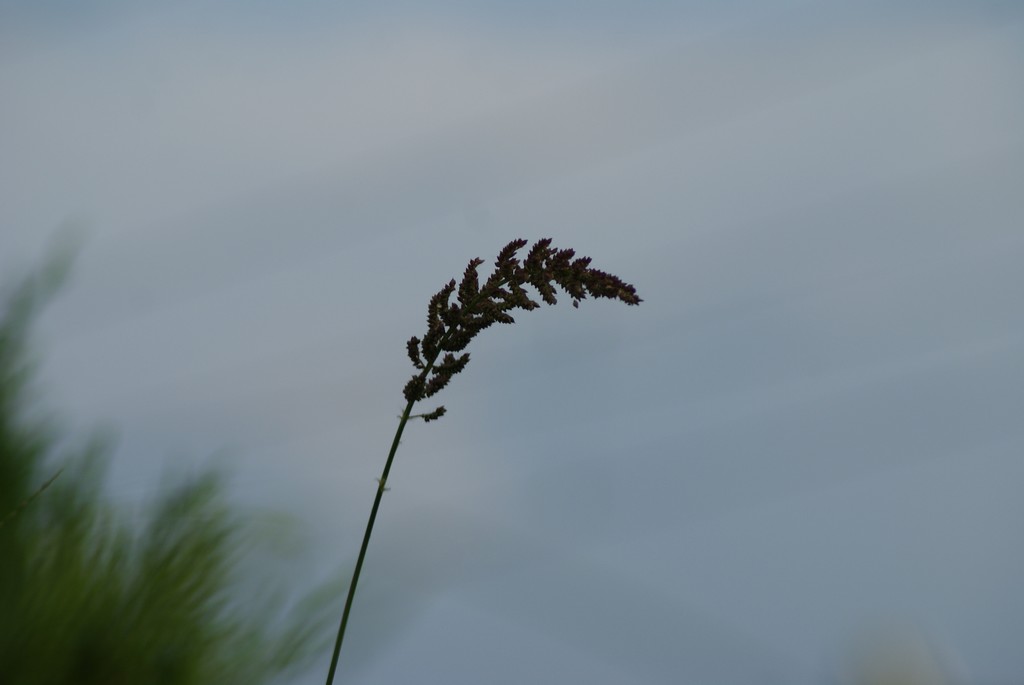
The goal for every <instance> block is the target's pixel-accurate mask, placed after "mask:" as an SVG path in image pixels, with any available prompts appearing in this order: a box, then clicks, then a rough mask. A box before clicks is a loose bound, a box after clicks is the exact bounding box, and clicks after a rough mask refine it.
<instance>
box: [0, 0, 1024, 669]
mask: <svg viewBox="0 0 1024 685" xmlns="http://www.w3.org/2000/svg"><path fill="white" fill-rule="evenodd" d="M1022 20H1024V13H1022V12H1021V11H1020V10H1019V8H1018V7H1017V6H1016V5H1015V3H1012V2H1005V3H1000V2H985V1H979V2H948V1H937V2H931V1H929V2H925V1H921V2H852V1H851V2H795V1H794V2H753V1H748V2H733V3H712V2H697V1H693V2H678V3H663V2H637V1H635V0H634V1H633V2H611V1H609V2H593V3H583V2H568V1H561V0H554V1H551V2H546V3H540V2H521V3H495V2H491V3H463V2H455V1H450V2H436V3H326V2H315V1H313V0H302V1H299V2H292V3H270V2H240V1H239V2H219V3H199V2H177V3H133V2H127V1H123V2H119V1H116V0H109V1H108V2H96V3H65V2H55V1H54V2H50V1H44V2H37V3H14V2H4V1H0V188H2V190H0V269H2V270H3V272H4V274H8V273H11V272H12V269H16V268H17V269H24V268H27V266H28V265H29V264H31V263H33V262H34V261H37V260H38V259H39V257H40V255H42V254H43V253H44V252H45V247H46V245H47V244H48V243H49V242H50V241H51V240H52V239H53V237H54V236H55V235H57V234H58V233H59V232H60V230H62V228H66V227H72V228H73V229H74V230H76V231H78V232H80V233H81V234H83V235H85V241H84V247H83V249H82V251H81V254H80V258H79V259H78V262H77V268H76V271H75V276H74V278H73V280H72V282H71V284H70V286H69V287H68V288H67V290H66V291H65V293H64V294H63V295H62V297H61V298H60V300H59V301H58V302H57V303H56V304H55V305H54V306H53V307H52V308H51V310H50V311H49V312H48V314H47V316H46V318H45V320H44V322H43V326H42V329H41V336H40V343H41V344H40V354H41V357H42V359H43V360H44V362H45V363H44V365H43V382H44V389H45V391H46V396H47V398H48V400H49V401H50V402H51V403H52V404H53V405H55V406H56V407H57V408H58V409H59V411H60V412H61V414H62V415H64V416H65V417H67V419H68V421H69V422H70V424H71V425H72V427H73V428H74V429H75V430H78V431H81V432H82V433H85V432H87V431H88V430H90V429H91V428H93V427H96V426H112V427H113V428H114V429H116V431H117V434H118V436H119V440H118V443H117V444H118V448H117V457H116V459H115V461H114V469H113V474H112V481H111V483H112V486H113V487H114V489H115V490H116V491H117V492H118V493H119V494H120V495H121V496H123V497H125V498H128V499H132V498H134V499H144V498H145V497H146V496H147V493H151V492H153V491H154V490H155V489H156V488H157V487H158V486H159V483H160V478H161V474H163V473H164V472H165V470H166V468H167V465H168V464H173V465H175V467H176V468H186V467H185V466H183V464H185V465H187V464H192V465H200V464H203V463H206V462H208V460H209V459H210V458H211V455H213V456H214V458H215V459H216V460H217V463H226V464H228V465H229V466H230V468H231V473H232V478H231V484H232V489H233V493H234V496H235V497H236V498H237V499H238V500H239V501H241V502H245V503H249V504H259V505H267V506H272V507H276V508H278V509H282V510H285V511H288V512H290V513H291V514H293V515H294V516H295V517H296V518H297V519H298V520H299V521H300V522H301V523H302V525H303V526H304V527H305V529H306V530H307V532H308V533H307V538H308V540H309V541H310V542H311V544H312V545H314V546H315V547H316V548H317V549H318V550H319V551H316V552H315V553H310V554H309V558H308V559H307V561H306V562H303V564H304V565H303V571H302V573H299V574H297V576H296V577H297V578H300V579H301V581H300V582H303V583H305V582H308V583H313V582H315V581H316V580H319V579H322V578H323V577H324V576H325V574H328V573H329V572H330V571H331V570H332V569H336V568H345V567H347V565H348V564H350V563H351V561H352V559H353V558H354V555H355V552H356V551H357V549H358V544H359V539H360V537H361V535H362V529H363V526H364V523H365V516H366V513H367V509H368V507H369V504H370V502H371V500H372V497H373V494H374V489H375V487H376V483H375V482H374V478H375V477H376V476H377V475H378V474H379V470H380V468H381V467H382V465H383V459H384V457H385V455H386V451H387V447H388V445H389V444H390V440H391V435H392V433H393V431H394V428H395V426H396V423H397V421H396V418H395V417H396V415H397V414H398V413H399V412H400V411H401V408H402V405H403V400H402V395H401V390H402V386H403V385H404V383H405V381H406V379H407V377H408V376H409V375H410V374H411V373H412V371H413V369H412V367H411V365H410V364H409V361H408V359H407V358H406V356H405V351H404V343H405V341H406V340H407V339H408V338H409V336H411V335H415V334H421V333H422V332H423V328H424V314H425V306H426V302H427V300H428V299H429V297H430V295H431V294H432V293H433V292H435V291H436V290H437V289H438V288H439V287H440V286H441V285H442V284H443V283H444V282H446V281H447V280H448V279H449V278H451V277H454V276H456V275H458V274H460V273H461V271H462V270H463V268H464V267H465V264H466V262H467V261H468V260H469V259H470V258H472V257H477V256H479V257H484V258H488V259H492V258H493V257H494V255H495V254H496V253H497V251H498V250H499V249H500V248H501V247H502V246H503V245H504V244H505V243H507V242H508V241H509V240H511V239H512V238H515V237H525V238H529V239H535V238H540V237H552V238H554V240H555V244H556V245H557V246H559V247H573V248H575V249H576V250H577V251H578V252H580V253H582V254H586V255H589V256H591V257H593V258H594V265H595V266H596V267H598V268H600V269H603V270H606V271H610V272H612V273H615V274H617V275H619V276H621V277H622V278H624V279H625V280H627V281H630V282H632V283H634V284H635V285H636V287H637V289H638V291H639V293H640V295H641V297H643V298H644V300H645V301H644V303H643V305H641V306H640V307H639V308H634V307H629V308H627V307H624V306H621V305H619V304H618V303H610V302H605V301H601V302H593V301H588V302H584V303H583V305H582V306H581V308H580V309H579V310H574V309H572V308H571V307H570V306H568V303H565V302H563V303H560V305H559V306H558V307H555V308H546V309H544V310H541V311H537V312H531V313H529V314H525V315H522V316H521V317H520V318H519V321H518V322H517V323H516V325H515V326H512V327H503V328H501V329H499V330H496V329H491V330H488V331H487V332H486V333H485V334H483V335H481V336H480V338H479V339H477V340H476V341H474V344H473V347H472V348H471V349H472V351H473V361H472V363H471V364H470V365H469V367H468V368H467V370H466V372H465V373H464V374H462V375H460V376H459V377H457V378H456V379H455V380H454V381H453V383H452V385H451V386H450V387H449V388H448V389H446V390H445V391H444V393H443V394H442V395H441V397H442V398H443V399H442V401H443V403H444V404H445V405H446V406H447V408H448V411H449V414H448V416H446V417H444V419H443V420H442V421H440V422H438V423H436V424H430V425H421V424H416V425H412V426H411V427H410V429H409V430H407V432H406V437H405V439H404V442H403V445H402V449H401V450H400V452H399V454H398V459H397V461H396V464H395V470H394V472H393V475H392V479H391V480H390V481H389V483H390V485H391V491H390V492H389V493H388V495H387V497H386V498H385V500H384V505H383V510H382V515H381V517H380V518H379V520H378V527H377V532H376V536H375V539H374V541H373V544H372V546H371V550H370V555H369V559H368V562H367V568H366V575H365V576H364V583H365V587H364V595H362V596H361V601H360V600H357V603H356V608H355V612H354V614H353V618H352V623H351V627H350V632H349V643H348V644H347V650H348V651H347V653H346V654H343V656H342V666H341V668H342V673H344V674H348V675H349V677H348V679H346V680H345V682H347V683H353V684H355V683H358V684H359V685H375V684H378V683H381V684H383V683H413V682H415V683H425V682H439V683H440V682H443V683H451V684H453V685H459V684H463V683H464V684H467V685H468V684H474V685H475V684H477V683H494V684H498V685H501V684H505V683H508V684H513V683H573V682H586V683H592V684H594V685H600V684H607V685H620V684H623V683H637V684H648V683H652V684H658V683H701V684H703V685H714V684H719V683H721V684H722V685H726V684H729V685H733V684H736V683H751V684H753V683H758V684H761V683H787V684H790V685H802V684H807V685H810V684H811V683H838V682H844V678H849V677H850V674H851V673H852V671H853V670H854V666H851V665H850V663H856V662H857V661H858V659H859V657H858V656H857V654H858V649H860V647H858V645H862V644H863V643H864V642H865V641H867V642H868V643H873V641H877V642H882V643H885V642H886V641H887V640H888V639H889V638H888V637H886V636H888V635H889V634H890V631H893V632H896V633H898V634H899V635H900V636H904V638H905V639H908V640H910V638H906V637H905V636H912V637H913V638H914V639H918V638H919V639H920V640H921V641H922V642H923V643H924V644H925V645H927V648H928V649H930V650H932V651H931V652H930V656H929V657H928V659H931V660H932V662H933V665H934V666H935V667H936V668H938V669H940V670H942V671H943V672H944V673H945V674H946V676H947V677H948V678H949V679H951V680H954V681H959V682H971V683H977V684H979V685H985V684H987V683H1001V682H1009V681H1018V680H1019V677H1020V675H1021V674H1022V673H1024V653H1022V652H1021V650H1020V636H1021V635H1024V580H1022V578H1024V538H1022V536H1021V534H1020V531H1021V530H1022V525H1021V522H1022V520H1024V498H1022V497H1021V496H1020V491H1021V486H1022V483H1024V420H1022V418H1021V414H1022V410H1024V310H1022V307H1021V300H1022V295H1024V269H1022V268H1021V264H1022V263H1024V224H1022V220H1024V192H1022V189H1024V125H1022V122H1024V23H1022ZM488 264H490V262H488ZM431 406H432V405H431ZM429 408H431V407H425V409H429ZM911 641H912V640H911ZM901 644H902V643H901ZM872 649H874V648H868V651H871V650H872ZM900 649H903V648H902V647H900ZM906 649H907V650H909V649H910V647H907V648H906ZM872 653H874V652H872ZM872 658H874V657H872ZM907 658H910V657H907ZM921 658H922V659H923V658H924V657H921ZM326 664H327V655H325V657H324V663H323V668H322V669H318V670H317V671H316V672H315V673H313V674H312V675H311V676H310V678H309V680H308V681H303V682H310V683H314V682H318V681H320V680H321V679H322V677H323V674H324V672H325V670H326ZM922 668H924V667H923V666H922Z"/></svg>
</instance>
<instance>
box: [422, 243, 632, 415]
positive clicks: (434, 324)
mask: <svg viewBox="0 0 1024 685" xmlns="http://www.w3.org/2000/svg"><path fill="white" fill-rule="evenodd" d="M526 244H527V241H526V240H522V239H519V240H513V241H512V242H510V243H509V244H508V245H506V246H505V247H504V248H503V249H502V250H501V252H499V253H498V258H497V259H496V260H495V264H494V272H493V273H492V274H491V275H490V276H489V277H488V278H487V280H486V281H485V282H484V284H483V285H482V286H481V285H480V281H479V277H478V274H477V268H478V267H479V266H480V265H481V264H483V263H484V260H482V259H473V260H471V261H470V262H469V265H468V266H467V267H466V271H465V273H464V274H463V276H462V282H461V283H458V284H457V285H456V282H455V281H454V280H451V281H449V282H448V284H447V285H445V286H444V287H443V288H441V290H440V291H438V292H437V294H435V295H434V296H433V297H432V298H430V304H428V305H427V333H426V335H424V336H423V339H422V340H421V339H420V338H418V337H415V336H414V337H412V338H410V339H409V342H408V343H407V344H406V349H407V351H408V353H409V359H411V360H412V363H413V366H415V367H416V368H417V369H419V370H420V372H419V373H418V374H416V375H415V376H413V377H412V379H411V380H410V381H409V382H408V383H407V384H406V386H405V399H406V400H407V401H409V402H416V401H419V400H422V399H425V398H427V397H431V396H432V395H435V394H437V393H438V392H439V391H440V390H441V389H442V388H444V386H446V385H447V384H448V381H450V380H451V378H452V376H454V375H455V374H457V373H459V372H460V371H462V370H463V369H464V368H465V367H466V364H467V363H468V362H469V353H468V352H462V351H463V350H465V349H466V347H467V346H468V345H469V342H470V340H472V339H473V338H474V337H475V336H476V334H477V333H479V332H480V331H482V330H484V329H485V328H487V327H489V326H490V325H491V324H494V323H515V319H513V318H512V315H511V314H509V312H510V311H512V310H514V309H523V310H530V309H537V308H538V307H540V304H539V303H538V302H537V301H536V300H534V299H532V298H531V297H530V296H529V295H528V294H527V292H526V290H524V286H527V285H529V286H531V287H532V288H533V289H534V290H536V291H537V293H538V294H539V295H540V298H541V299H542V300H543V301H544V302H545V303H547V304H555V303H556V302H557V301H558V300H557V298H556V291H555V285H558V286H559V287H560V288H561V289H562V290H564V291H565V292H566V293H567V294H568V295H569V297H571V298H572V306H573V307H579V304H580V301H581V300H584V299H586V298H587V296H588V295H589V296H590V297H594V298H599V297H605V298H609V299H617V300H622V301H623V302H625V303H626V304H631V305H632V304H640V302H641V301H642V300H641V299H640V298H639V297H637V294H636V288H634V287H633V286H631V285H629V284H628V283H626V282H624V281H622V280H621V279H620V278H618V277H617V276H613V275H612V274H609V273H605V272H603V271H598V270H597V269H591V268H590V257H576V253H575V251H573V250H570V249H565V250H557V249H555V248H553V247H551V239H550V238H545V239H543V240H538V241H537V242H536V243H535V244H534V245H533V247H532V248H530V250H529V252H528V253H527V255H526V259H524V260H522V261H520V259H519V258H518V257H517V256H516V254H517V253H518V252H519V250H520V249H522V248H523V247H525V246H526ZM452 295H455V296H456V300H457V301H456V302H451V297H452ZM457 353H461V354H457ZM442 355H443V356H442ZM439 357H440V361H438V358H439ZM444 412H445V409H444V407H438V408H437V409H435V410H434V411H432V412H430V413H428V414H418V415H417V416H418V417H419V418H422V419H423V420H424V421H433V420H435V419H439V418H441V416H443V415H444Z"/></svg>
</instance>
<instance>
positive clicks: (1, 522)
mask: <svg viewBox="0 0 1024 685" xmlns="http://www.w3.org/2000/svg"><path fill="white" fill-rule="evenodd" d="M63 471H64V468H63V467H61V468H59V469H57V473H55V474H53V475H52V476H50V480H48V481H46V482H45V483H43V484H42V485H40V486H39V488H38V489H36V491H35V492H33V493H32V494H31V495H29V496H28V497H27V498H26V499H25V500H24V501H23V502H21V503H20V504H19V505H18V506H16V507H14V509H12V510H11V511H10V512H9V513H8V514H7V515H6V516H4V517H3V518H2V519H0V528H3V527H4V524H6V523H7V522H8V521H10V520H11V519H12V518H14V517H15V516H17V515H18V514H19V513H20V512H21V510H22V509H24V508H25V507H27V506H28V505H29V504H31V503H32V500H34V499H35V498H36V497H39V495H41V494H43V491H44V490H46V488H48V487H50V485H52V484H53V481H55V480H57V476H59V475H60V474H61V473H63Z"/></svg>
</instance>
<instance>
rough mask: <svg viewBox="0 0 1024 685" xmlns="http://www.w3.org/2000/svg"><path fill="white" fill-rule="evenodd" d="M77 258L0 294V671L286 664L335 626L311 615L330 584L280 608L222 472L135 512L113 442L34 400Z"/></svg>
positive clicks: (214, 671)
mask: <svg viewBox="0 0 1024 685" xmlns="http://www.w3.org/2000/svg"><path fill="white" fill-rule="evenodd" d="M69 261H70V257H69V255H68V254H67V253H61V254H58V255H57V256H55V257H54V258H53V259H51V260H50V261H49V262H48V263H47V264H45V265H44V267H43V268H41V269H38V270H37V271H36V272H35V273H33V274H31V275H29V276H28V277H26V278H24V279H22V280H21V281H20V282H19V283H17V284H16V285H15V287H13V288H12V289H10V290H9V291H8V292H6V293H5V297H4V298H3V300H2V304H0V307H2V310H0V674H2V676H3V677H2V681H3V682H4V683H5V684H8V685H15V684H18V685H21V684H26V685H29V684H32V685H35V684H37V683H38V684H40V685H42V684H46V683H54V684H56V683H76V684H79V685H90V684H92V683H97V684H98V683H103V684H104V685H118V684H121V683H124V684H126V685H127V684H136V683H153V684H157V685H162V684H164V685H179V684H180V685H186V684H188V685H192V684H199V683H211V684H212V683H218V684H220V683H243V682H244V683H263V682H272V681H275V680H276V679H279V678H282V677H287V676H289V674H293V673H294V672H295V671H296V670H297V669H298V668H299V667H301V666H303V665H305V664H307V663H308V661H309V660H310V659H309V658H310V656H312V655H314V654H316V653H317V652H318V648H320V647H322V646H323V644H324V643H325V640H324V639H323V638H324V637H325V636H327V637H329V633H330V631H329V630H324V629H323V628H322V624H323V622H322V621H319V620H318V619H317V618H316V611H315V609H316V608H317V607H321V606H324V605H325V604H329V602H325V599H326V597H325V596H324V593H325V592H326V591H325V590H321V591H319V593H317V594H314V595H311V596H310V597H307V598H306V600H305V601H303V602H299V603H297V604H296V606H295V607H294V608H293V609H292V610H290V611H287V612H285V611H283V606H284V604H285V603H286V602H285V601H283V600H284V598H285V597H287V593H286V592H277V593H273V592H271V593H265V592H259V593H257V592H256V591H252V594H251V596H250V597H243V596H241V591H240V590H241V588H249V589H250V590H252V589H253V588H254V587H255V586H254V585H253V584H252V583H250V582H247V580H251V578H247V576H246V569H247V566H246V564H247V563H248V562H251V561H253V560H254V559H255V558H257V557H258V553H259V552H258V549H257V548H258V547H259V546H260V545H259V541H260V540H259V536H258V535H254V534H253V532H254V530H253V525H252V521H253V520H258V519H259V517H256V519H254V518H253V517H251V516H249V515H247V514H245V513H243V512H241V511H236V510H234V509H233V508H232V507H231V506H230V505H229V504H228V502H227V500H226V497H225V492H224V479H223V476H222V475H221V474H219V473H217V472H214V471H212V470H206V471H203V472H201V473H199V474H195V475H191V476H187V477H181V478H178V479H176V480H171V481H170V484H169V485H166V486H163V487H162V490H161V491H160V492H159V494H158V495H157V496H155V497H154V498H153V499H152V500H151V501H150V502H149V503H148V505H147V506H146V507H144V511H142V512H132V511H129V510H127V509H126V508H124V507H118V506H117V505H116V504H115V502H114V500H113V498H112V497H111V496H110V495H109V494H107V493H106V492H105V490H104V480H105V476H106V473H107V465H108V461H109V455H110V453H111V450H110V442H109V441H108V440H105V439H103V438H102V437H95V438H92V439H90V440H88V441H85V442H84V443H83V444H80V445H74V444H71V443H72V441H69V440H68V439H66V438H64V437H63V436H62V435H61V431H60V430H59V428H58V425H57V423H56V422H55V421H54V420H53V419H52V417H51V416H49V415H48V414H47V413H46V412H44V411H42V410H40V409H39V407H38V404H39V403H38V402H37V401H36V399H37V398H36V397H35V395H34V392H33V384H32V379H33V370H34V367H35V360H34V359H32V356H31V345H30V338H31V336H30V334H31V328H32V324H33V322H34V321H35V319H36V318H37V316H38V314H39V312H40V309H41V307H42V306H43V305H44V304H45V303H46V301H47V300H48V299H49V298H50V297H51V296H52V295H53V294H54V293H55V291H56V290H57V289H58V288H59V286H60V284H61V282H62V281H63V279H64V276H65V274H66V273H67V269H68V264H69ZM58 474H59V475H58ZM55 475H57V477H56V478H55V479H54V480H52V483H51V484H50V485H49V486H48V487H46V486H45V484H46V483H47V481H49V480H50V479H53V477H54V476H55ZM137 514H141V516H139V515H137ZM262 589H263V590H265V589H266V588H262ZM267 597H271V598H272V599H271V600H270V601H267V600H266V599H265V598H267ZM274 599H276V600H282V601H274ZM325 617H326V614H325Z"/></svg>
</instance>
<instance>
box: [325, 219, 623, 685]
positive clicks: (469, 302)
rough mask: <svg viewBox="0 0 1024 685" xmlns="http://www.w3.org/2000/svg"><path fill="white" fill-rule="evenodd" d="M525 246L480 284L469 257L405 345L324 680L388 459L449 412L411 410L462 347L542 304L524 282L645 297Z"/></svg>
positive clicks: (553, 299) (548, 288) (543, 246)
mask: <svg viewBox="0 0 1024 685" xmlns="http://www.w3.org/2000/svg"><path fill="white" fill-rule="evenodd" d="M526 245H527V241H526V240H523V239H518V240H513V241H512V242H510V243H509V244H508V245H506V246H505V247H504V248H502V250H501V252H499V253H498V257H497V259H496V260H495V262H494V271H493V273H491V275H490V276H488V277H487V280H486V281H484V283H483V285H482V286H481V285H480V278H479V274H478V273H477V269H478V268H479V267H480V266H481V265H482V264H483V263H484V260H482V259H479V258H477V259H472V260H470V262H469V265H467V266H466V270H465V272H464V273H463V275H462V281H461V282H459V283H456V281H455V279H452V280H451V281H449V282H448V283H447V284H446V285H445V286H444V287H443V288H441V290H439V291H438V292H437V293H435V294H434V296H433V297H431V298H430V302H429V303H428V304H427V332H426V333H425V334H424V335H423V337H422V338H419V337H417V336H413V337H412V338H410V339H409V341H408V342H407V343H406V352H407V354H408V355H409V359H410V361H412V364H413V366H414V367H416V369H417V371H418V373H416V374H415V375H413V377H412V378H411V379H410V380H409V382H408V383H406V384H405V390H404V393H403V394H404V395H405V400H406V405H405V411H403V412H402V415H401V417H400V421H399V424H398V430H397V431H396V432H395V437H394V440H393V441H392V443H391V451H390V452H389V453H388V458H387V462H386V463H385V464H384V471H383V473H382V474H381V477H380V478H379V479H378V481H377V483H378V485H377V496H376V498H375V499H374V501H373V507H372V508H371V509H370V518H369V520H368V521H367V524H366V533H365V534H364V535H363V544H362V546H361V548H360V550H359V557H358V559H357V560H356V567H355V570H354V571H353V573H352V580H351V582H350V584H349V591H348V597H347V599H346V601H345V610H344V613H343V614H342V617H341V625H340V626H339V628H338V637H337V640H336V641H335V645H334V654H333V656H332V657H331V666H330V670H329V672H328V674H327V685H331V683H333V682H334V673H335V670H336V668H337V665H338V654H339V652H340V650H341V643H342V640H343V639H344V636H345V628H346V626H347V624H348V617H349V613H350V611H351V609H352V600H353V598H354V597H355V592H356V585H357V584H358V582H359V574H360V572H361V571H362V568H363V561H364V559H365V557H366V549H367V546H368V545H369V542H370V536H371V534H372V532H373V524H374V521H375V520H376V518H377V510H378V509H379V508H380V501H381V498H382V497H383V494H384V492H385V490H387V487H386V485H387V480H388V475H389V474H390V473H391V464H392V462H393V461H394V458H395V453H396V452H397V450H398V445H399V442H400V441H401V438H402V432H403V431H404V430H405V424H406V423H408V421H409V419H410V418H421V419H423V420H424V421H434V420H436V419H439V418H441V417H442V416H444V414H445V408H444V406H439V407H437V408H436V409H434V410H432V411H430V412H427V413H423V414H412V408H413V406H414V405H415V404H416V403H417V402H419V401H420V400H424V399H427V398H428V397H433V396H434V395H436V394H437V393H438V392H440V391H441V390H442V389H444V387H445V386H446V385H448V382H449V381H450V380H451V379H452V376H454V375H455V374H457V373H460V372H462V370H463V369H465V368H466V364H468V363H469V352H464V351H463V350H465V349H466V347H468V346H469V343H470V342H471V341H472V340H473V338H475V337H476V335H477V334H478V333H480V331H482V330H484V329H485V328H489V327H490V326H491V325H493V324H495V323H504V324H510V323H515V319H514V318H512V315H511V314H510V313H509V312H512V311H514V310H516V309H522V310H524V311H529V310H531V309H537V308H538V307H540V303H539V302H537V301H536V300H535V299H533V298H532V297H530V295H529V294H528V293H527V291H526V290H525V287H526V286H530V287H531V288H533V289H534V290H536V292H537V293H538V294H539V295H540V299H541V300H543V301H544V302H545V303H546V304H556V303H557V302H558V298H557V295H556V293H557V291H556V289H555V286H556V285H557V286H558V287H559V288H561V289H562V290H563V291H565V293H566V294H568V295H569V297H570V298H572V306H573V307H579V305H580V302H581V301H582V300H585V299H586V298H587V297H588V296H589V297H593V298H607V299H613V300H621V301H622V302H625V303H626V304H628V305H635V304H640V302H642V300H641V299H640V298H639V297H638V296H637V294H636V288H634V287H633V286H632V285H630V284H628V283H626V282H625V281H623V280H622V279H620V278H619V277H617V276H613V275H612V274H609V273H605V272H604V271H599V270H598V269H592V268H591V267H590V261H591V260H590V257H577V256H576V252H575V251H574V250H571V249H562V250H559V249H556V248H553V247H552V246H551V239H550V238H544V239H543V240H538V241H537V242H536V243H534V245H533V247H531V248H530V250H529V252H528V253H527V254H526V258H525V259H523V260H520V259H519V257H517V254H518V253H519V251H520V250H521V249H522V248H524V247H526ZM453 295H454V296H455V298H456V301H455V302H452V301H451V300H452V296H453ZM439 360H440V361H439Z"/></svg>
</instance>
